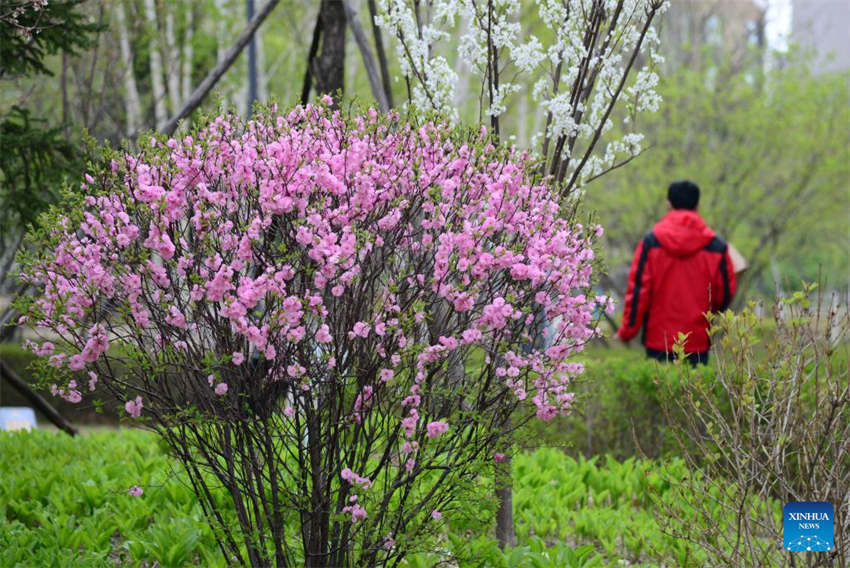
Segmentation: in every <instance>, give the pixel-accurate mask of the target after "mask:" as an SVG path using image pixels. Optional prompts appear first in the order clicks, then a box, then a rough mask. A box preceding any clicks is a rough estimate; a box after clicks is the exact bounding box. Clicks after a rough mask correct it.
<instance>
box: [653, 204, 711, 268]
mask: <svg viewBox="0 0 850 568" xmlns="http://www.w3.org/2000/svg"><path fill="white" fill-rule="evenodd" d="M652 232H653V234H654V235H655V238H657V239H658V242H659V243H661V246H662V247H663V248H664V250H666V251H667V252H669V253H670V254H672V255H675V256H690V255H692V254H694V253H695V252H697V251H698V250H700V249H702V248H703V247H705V245H707V244H708V243H709V242H711V239H713V238H714V231H712V230H711V228H710V227H709V226H708V225H706V224H705V221H703V220H702V217H700V216H699V213H697V212H696V211H691V210H690V209H672V210H670V212H668V213H667V214H666V215H665V216H664V217H663V218H662V219H661V220H660V221H658V223H656V224H655V226H654V227H653V228H652Z"/></svg>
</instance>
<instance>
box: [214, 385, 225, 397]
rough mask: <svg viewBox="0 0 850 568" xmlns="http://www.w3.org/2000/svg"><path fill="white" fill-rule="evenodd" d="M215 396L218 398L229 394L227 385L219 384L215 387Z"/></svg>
mask: <svg viewBox="0 0 850 568" xmlns="http://www.w3.org/2000/svg"><path fill="white" fill-rule="evenodd" d="M215 394H217V395H218V396H222V395H225V394H227V383H218V384H217V385H216V386H215Z"/></svg>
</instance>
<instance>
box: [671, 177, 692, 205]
mask: <svg viewBox="0 0 850 568" xmlns="http://www.w3.org/2000/svg"><path fill="white" fill-rule="evenodd" d="M667 201H669V202H670V207H672V208H673V209H691V210H693V209H696V208H697V205H698V204H699V187H698V186H697V184H695V183H694V182H692V181H688V180H682V181H674V182H673V183H671V184H670V187H668V188H667Z"/></svg>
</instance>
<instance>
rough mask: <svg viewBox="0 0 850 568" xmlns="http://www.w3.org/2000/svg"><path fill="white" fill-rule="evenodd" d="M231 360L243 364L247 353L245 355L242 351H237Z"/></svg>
mask: <svg viewBox="0 0 850 568" xmlns="http://www.w3.org/2000/svg"><path fill="white" fill-rule="evenodd" d="M230 360H231V361H232V362H233V364H234V365H241V364H242V362H243V361H245V355H243V354H242V352H241V351H235V352H234V353H233V355H231V358H230Z"/></svg>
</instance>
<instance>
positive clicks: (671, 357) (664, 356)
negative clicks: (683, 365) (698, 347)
mask: <svg viewBox="0 0 850 568" xmlns="http://www.w3.org/2000/svg"><path fill="white" fill-rule="evenodd" d="M646 356H647V357H649V358H650V359H655V360H656V361H661V362H662V363H668V362H670V361H675V360H676V354H675V353H673V352H671V351H657V350H655V349H650V348H649V347H647V348H646ZM685 359H686V360H687V361H688V363H690V364H691V365H693V366H694V367H696V366H697V364H700V365H707V364H708V351H702V352H699V353H688V355H687V356H686V357H685Z"/></svg>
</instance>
